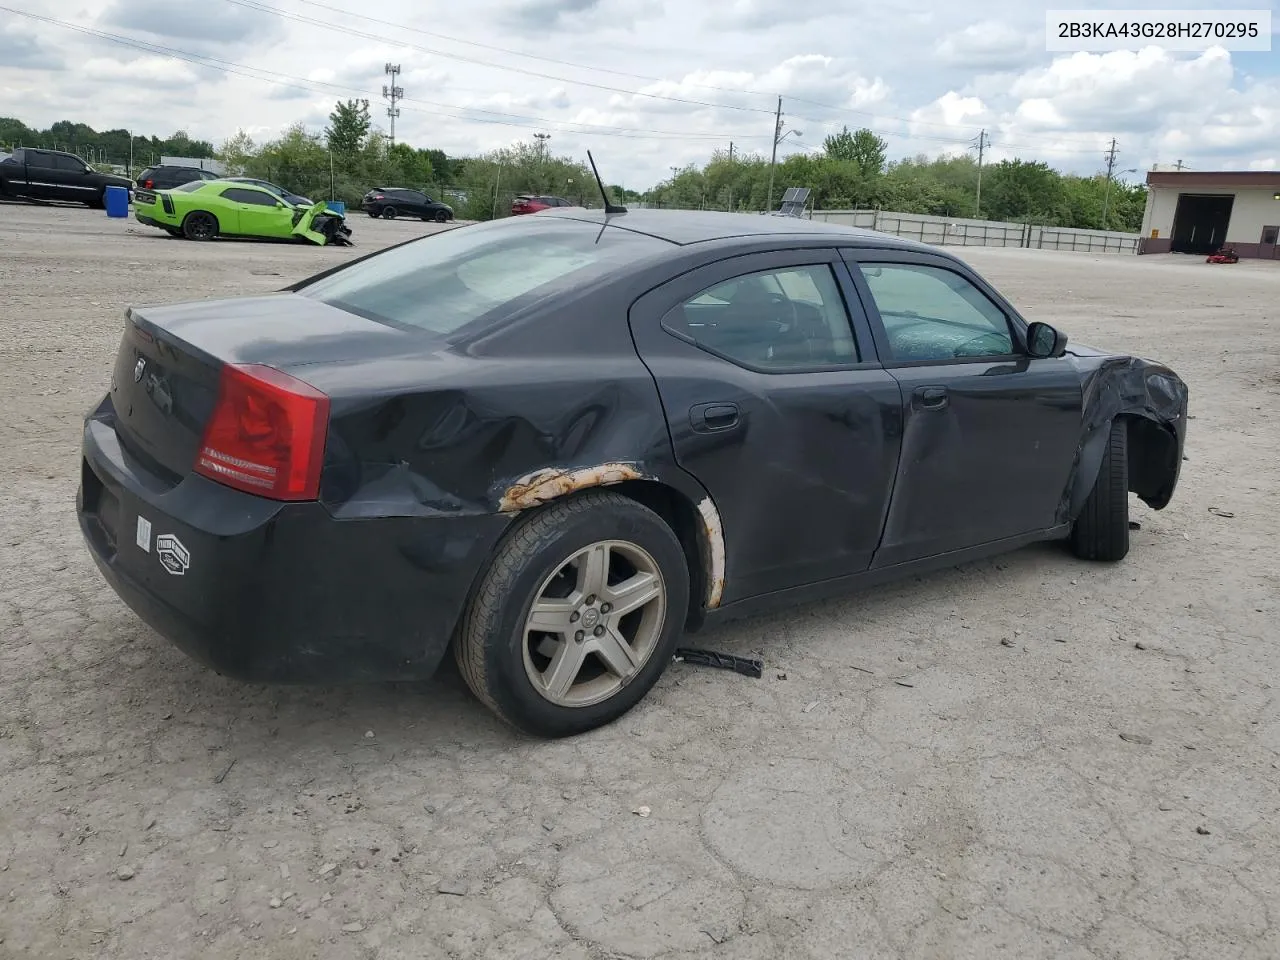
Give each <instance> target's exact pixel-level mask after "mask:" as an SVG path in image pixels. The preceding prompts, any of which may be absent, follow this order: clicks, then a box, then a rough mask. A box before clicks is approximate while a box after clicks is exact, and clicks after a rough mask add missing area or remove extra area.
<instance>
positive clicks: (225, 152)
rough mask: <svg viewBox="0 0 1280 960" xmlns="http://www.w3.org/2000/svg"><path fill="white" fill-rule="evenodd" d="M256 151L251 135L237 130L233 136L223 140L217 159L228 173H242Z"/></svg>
mask: <svg viewBox="0 0 1280 960" xmlns="http://www.w3.org/2000/svg"><path fill="white" fill-rule="evenodd" d="M256 152H257V146H256V145H255V144H254V142H253V137H251V136H249V134H248V133H246V132H245V131H244V130H237V131H236V133H235V136H233V137H231V138H229V139H228V140H226V141H224V142H223V144H222V148H221V149H220V150H219V151H218V160H219V161H220V162H221V163H222V165H223V166H225V167H226V168H227V170H228V171H229V172H230V173H232V174H243V173H244V171H245V168H246V167H247V166H248V165H249V163H250V161H252V160H253V157H254V155H255V153H256Z"/></svg>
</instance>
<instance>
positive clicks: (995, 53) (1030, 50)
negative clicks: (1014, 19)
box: [935, 20, 1043, 70]
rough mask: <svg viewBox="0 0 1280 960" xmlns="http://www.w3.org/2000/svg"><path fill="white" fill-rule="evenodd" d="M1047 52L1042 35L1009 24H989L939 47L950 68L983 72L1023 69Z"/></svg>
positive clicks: (963, 32)
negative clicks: (1040, 50) (1040, 52)
mask: <svg viewBox="0 0 1280 960" xmlns="http://www.w3.org/2000/svg"><path fill="white" fill-rule="evenodd" d="M1037 48H1040V49H1043V38H1042V34H1038V33H1035V32H1027V31H1026V30H1022V29H1019V28H1018V27H1015V26H1013V25H1012V24H1010V23H1007V22H1005V21H994V20H985V21H983V22H982V23H975V24H970V25H969V26H967V27H965V28H964V29H963V30H957V31H956V32H955V33H951V34H948V35H947V36H945V37H943V38H942V40H941V41H939V43H938V44H937V46H936V47H935V50H936V52H937V55H938V58H939V59H940V60H941V61H942V62H943V63H945V64H946V65H948V66H952V67H961V68H975V69H981V70H1005V69H1009V68H1012V67H1023V66H1026V65H1028V64H1030V63H1031V62H1032V61H1033V59H1034V58H1035V54H1036V52H1037Z"/></svg>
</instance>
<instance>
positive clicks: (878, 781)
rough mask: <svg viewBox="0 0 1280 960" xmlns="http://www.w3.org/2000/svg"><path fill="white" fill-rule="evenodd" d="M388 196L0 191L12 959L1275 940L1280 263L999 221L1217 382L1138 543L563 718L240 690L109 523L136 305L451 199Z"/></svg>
mask: <svg viewBox="0 0 1280 960" xmlns="http://www.w3.org/2000/svg"><path fill="white" fill-rule="evenodd" d="M353 225H354V227H355V239H356V240H357V242H358V244H359V245H358V246H357V247H356V248H354V249H353V250H336V249H335V250H330V249H314V248H309V247H292V246H266V245H262V244H247V243H230V242H217V243H213V244H193V243H189V242H185V241H179V240H171V239H169V238H167V237H164V236H163V235H161V234H159V233H158V232H156V231H152V230H147V229H146V228H143V227H140V226H138V225H137V224H132V223H128V222H122V221H111V220H107V219H106V218H105V217H104V216H103V215H102V214H101V213H97V212H91V211H87V210H82V209H77V208H58V207H38V206H20V205H13V204H0V246H2V248H3V250H4V255H3V256H2V257H0V291H3V293H2V294H0V330H2V331H3V335H2V336H0V358H2V359H3V363H2V364H0V403H2V409H3V410H4V411H5V414H4V416H3V417H2V418H0V454H2V456H0V477H2V482H0V525H2V529H3V535H2V536H0V565H2V566H0V596H2V598H3V611H2V613H0V617H2V619H0V956H2V957H6V958H37V960H64V958H77V960H78V958H110V960H144V958H164V960H189V958H210V960H212V958H218V960H223V958H246V960H247V958H272V960H294V958H298V960H301V958H325V960H329V958H333V960H346V958H353V960H354V958H360V960H375V958H376V960H400V958H415V960H423V958H426V960H436V958H466V960H471V958H476V960H479V958H494V960H496V958H502V960H541V958H566V960H578V958H595V960H603V958H623V957H626V958H655V960H695V958H699V960H700V958H721V957H727V958H743V960H754V958H760V960H774V958H779V957H785V958H792V957H794V958H832V957H840V958H877V960H878V958H926V957H929V958H932V957H946V958H967V957H972V958H981V960H993V958H1004V957H1007V958H1016V960H1039V958H1044V960H1189V958H1205V960H1235V958H1239V960H1264V958H1273V957H1276V956H1277V955H1280V928H1278V927H1277V919H1278V918H1277V912H1280V818H1278V817H1277V815H1276V814H1277V811H1278V809H1280V712H1278V711H1277V704H1276V690H1275V687H1276V685H1277V683H1278V682H1280V654H1277V645H1276V640H1277V638H1278V637H1280V633H1278V632H1277V627H1276V621H1277V614H1278V611H1277V602H1276V598H1277V585H1278V577H1280V562H1278V560H1277V547H1276V543H1277V538H1278V537H1280V519H1277V509H1276V508H1277V492H1276V481H1277V451H1278V450H1280V443H1278V441H1280V426H1278V424H1280V421H1277V419H1276V418H1275V417H1274V415H1273V412H1274V411H1273V406H1274V402H1275V401H1276V399H1277V393H1278V392H1280V372H1278V371H1277V360H1276V357H1277V355H1278V353H1280V325H1278V324H1277V321H1278V320H1280V296H1278V294H1280V263H1267V264H1263V263H1249V262H1241V263H1240V264H1238V265H1234V266H1208V265H1205V264H1204V263H1203V262H1202V261H1201V260H1200V258H1189V257H1176V256H1162V257H1143V258H1135V257H1122V256H1116V255H1111V256H1094V255H1085V254H1057V253H1050V252H1046V251H1023V250H999V249H983V248H968V249H967V250H966V251H965V256H966V258H967V259H968V260H969V261H970V262H972V263H973V264H975V265H976V266H977V267H978V268H979V269H980V270H982V271H984V272H985V273H986V274H987V275H988V276H989V277H990V278H991V279H992V280H993V281H994V282H995V283H996V284H997V285H998V286H999V287H1001V288H1002V289H1003V290H1004V291H1005V292H1006V293H1008V294H1009V295H1011V296H1012V297H1013V298H1014V300H1015V301H1016V302H1018V303H1019V304H1020V305H1022V306H1023V307H1024V308H1025V310H1026V312H1027V313H1028V314H1029V315H1030V316H1031V317H1032V318H1035V319H1042V320H1048V321H1050V322H1053V323H1055V324H1057V325H1059V326H1060V327H1062V328H1063V329H1064V330H1065V331H1067V333H1068V334H1069V336H1070V337H1071V338H1072V339H1073V340H1077V341H1080V342H1083V343H1090V344H1094V345H1099V346H1107V347H1116V348H1120V349H1124V350H1131V351H1136V352H1140V353H1143V354H1146V355H1150V356H1154V357H1156V358H1158V359H1162V360H1164V361H1166V362H1169V363H1170V364H1172V365H1173V366H1174V367H1175V369H1177V370H1178V371H1179V372H1180V373H1181V374H1182V375H1183V377H1184V378H1185V379H1186V380H1187V381H1188V382H1189V384H1190V387H1191V397H1192V400H1191V404H1192V406H1191V412H1192V414H1193V415H1194V416H1195V418H1196V419H1195V420H1193V421H1192V422H1191V425H1190V436H1189V442H1188V455H1189V458H1190V459H1189V460H1188V461H1187V462H1186V463H1184V465H1183V466H1184V472H1183V480H1182V483H1181V487H1180V489H1179V492H1178V495H1177V497H1176V499H1175V501H1174V503H1173V504H1172V505H1171V506H1170V507H1169V509H1167V510H1165V511H1163V512H1160V513H1154V512H1152V511H1150V510H1148V509H1147V508H1145V507H1143V506H1141V505H1140V504H1137V503H1136V502H1135V506H1134V513H1133V516H1134V519H1136V520H1138V521H1139V522H1140V523H1141V529H1140V530H1137V531H1135V532H1134V534H1133V541H1134V542H1133V551H1132V553H1131V554H1130V556H1129V558H1128V559H1127V560H1125V561H1124V562H1123V563H1121V564H1119V565H1117V566H1095V565H1089V564H1085V563H1081V562H1079V561H1076V560H1073V559H1072V558H1070V557H1069V556H1068V555H1067V554H1066V553H1065V551H1063V550H1062V549H1060V548H1058V547H1056V546H1042V547H1034V548H1029V549H1026V550H1023V551H1020V552H1018V553H1015V554H1012V555H1009V556H1006V557H1003V558H1000V559H998V560H994V561H989V562H984V563H977V564H970V565H968V566H966V567H964V568H961V569H958V570H953V571H948V572H944V573H940V574H938V575H934V576H929V577H925V578H919V579H915V580H912V581H909V582H905V583H901V584H898V585H896V586H893V587H890V588H887V589H879V590H876V591H874V592H872V593H869V594H863V595H851V596H849V597H847V598H842V599H837V600H834V601H830V602H827V603H823V604H818V605H812V606H808V607H804V608H799V609H796V610H794V611H790V612H787V613H784V614H778V615H774V616H771V617H767V618H761V619H756V620H751V621H747V622H745V623H739V624H734V625H730V626H726V627H724V628H721V629H719V630H717V631H715V632H714V633H711V634H708V635H706V636H705V637H703V638H701V639H700V641H699V643H701V644H703V645H706V646H710V647H713V648H717V649H722V650H726V651H729V652H734V653H738V654H742V655H753V656H759V657H762V658H763V659H764V661H765V663H766V670H765V675H764V678H763V679H761V680H752V679H747V678H744V677H739V676H736V675H733V674H729V673H721V672H717V671H712V670H707V669H704V668H697V667H692V666H686V665H682V664H676V665H673V666H672V668H671V669H670V670H669V671H668V673H667V674H666V676H665V677H664V679H663V680H662V681H661V682H660V684H659V685H658V687H657V688H656V689H655V690H654V692H653V693H652V694H651V695H650V697H649V698H648V699H647V700H646V701H645V702H644V703H643V704H642V705H641V706H640V707H639V708H638V709H636V710H635V711H634V712H633V713H631V714H629V715H628V716H627V717H625V718H623V719H622V720H621V721H619V722H618V723H616V724H615V725H613V726H611V727H609V728H607V729H604V730H600V731H597V732H595V733H593V734H591V735H588V736H585V737H581V738H578V739H576V740H571V741H564V742H555V743H543V742H535V741H529V740H525V739H521V738H519V737H517V736H516V735H514V734H513V733H511V732H510V731H508V730H507V729H506V728H504V727H503V726H501V725H500V724H499V723H498V722H497V721H496V720H494V719H493V718H492V717H491V716H490V715H489V714H488V713H487V712H486V711H484V710H483V709H482V708H481V707H480V706H479V705H478V704H477V703H476V702H475V701H473V700H472V699H471V698H470V696H468V695H467V693H466V691H465V688H464V687H463V685H462V683H461V681H460V679H459V678H458V677H457V675H456V674H455V673H454V672H452V670H450V671H448V672H446V673H445V674H444V675H442V676H441V677H440V678H438V679H437V680H435V681H433V682H430V683H425V684H407V685H381V686H374V687H356V688H344V689H327V688H326V689H316V688H307V687H265V686H252V685H243V684H238V683H233V682H229V681H226V680H223V679H221V678H219V677H217V676H216V675H214V674H213V673H211V672H210V671H208V670H206V669H204V668H203V667H200V666H198V665H197V664H195V663H193V662H191V661H190V660H188V659H187V658H185V657H184V656H183V655H181V654H180V653H178V652H177V651H176V650H175V649H173V648H171V647H170V646H169V645H168V644H167V643H166V642H165V641H164V640H162V639H161V638H160V637H158V636H156V635H155V634H154V633H152V632H151V631H150V630H149V629H148V628H146V627H144V626H143V625H142V624H141V623H140V622H139V621H138V620H137V619H136V618H135V617H134V616H133V615H132V614H131V613H130V612H129V611H128V610H127V609H126V608H125V606H124V605H123V604H122V603H121V602H120V601H118V600H117V599H116V597H115V595H114V594H113V593H112V592H111V591H110V590H109V589H108V588H107V587H106V586H105V585H104V583H103V582H102V580H101V579H100V578H99V576H98V574H97V572H96V570H95V569H94V567H93V564H92V562H91V561H90V559H89V557H88V555H87V553H86V551H85V549H84V547H83V546H82V544H81V541H80V535H79V531H78V529H77V525H76V521H75V515H74V497H75V490H76V485H77V480H78V472H79V452H78V444H79V434H80V417H81V416H82V414H83V413H84V411H85V410H86V409H87V408H88V407H89V405H90V404H91V403H93V402H95V401H96V400H97V399H98V397H99V396H100V395H101V393H102V392H104V390H105V388H106V384H107V380H108V377H109V372H110V362H111V358H112V357H113V355H114V352H115V349H116V347H117V344H118V341H119V336H120V333H121V329H122V317H121V315H122V311H123V309H124V308H125V307H126V306H127V305H128V304H130V303H140V302H147V301H152V302H154V301H162V300H178V299H190V298H197V297H206V296H215V295H227V294H240V293H253V292H259V291H266V290H271V289H274V288H277V287H280V286H282V285H283V284H285V283H287V282H289V281H292V280H294V279H296V278H299V277H301V276H304V275H306V274H308V273H310V272H312V271H315V270H319V269H321V268H323V267H326V266H328V265H331V264H333V263H334V262H336V261H338V260H341V259H343V258H345V257H352V256H356V255H359V254H361V253H364V252H367V251H368V250H369V249H371V248H372V247H375V246H378V245H381V244H385V243H390V242H394V241H396V240H400V239H404V238H406V237H408V236H410V235H412V234H413V233H416V232H422V231H424V230H427V229H432V228H427V227H425V226H424V225H422V224H417V223H408V222H397V223H383V222H381V221H378V222H375V221H372V220H368V219H367V218H364V217H356V218H354V220H353ZM1211 508H1213V509H1214V510H1216V511H1217V512H1216V513H1215V512H1211ZM1225 514H1230V516H1226V515H1225ZM643 808H647V810H646V809H643ZM636 811H641V812H640V813H637V812H636ZM642 813H643V814H647V815H642Z"/></svg>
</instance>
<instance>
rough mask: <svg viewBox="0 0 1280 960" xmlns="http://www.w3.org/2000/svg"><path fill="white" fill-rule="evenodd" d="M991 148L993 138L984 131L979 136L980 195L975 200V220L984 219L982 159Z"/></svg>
mask: <svg viewBox="0 0 1280 960" xmlns="http://www.w3.org/2000/svg"><path fill="white" fill-rule="evenodd" d="M989 146H991V138H990V137H988V136H987V131H986V130H985V129H984V130H983V131H982V132H981V133H979V134H978V193H977V196H976V197H974V200H973V218H974V219H975V220H981V219H982V158H983V157H984V156H985V155H986V151H987V147H989Z"/></svg>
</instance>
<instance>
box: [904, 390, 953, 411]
mask: <svg viewBox="0 0 1280 960" xmlns="http://www.w3.org/2000/svg"><path fill="white" fill-rule="evenodd" d="M912 397H913V399H914V401H915V404H914V405H915V406H916V407H918V408H919V409H921V410H942V409H943V408H945V407H946V405H947V402H948V397H947V388H946V387H916V390H915V393H914V394H912Z"/></svg>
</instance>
